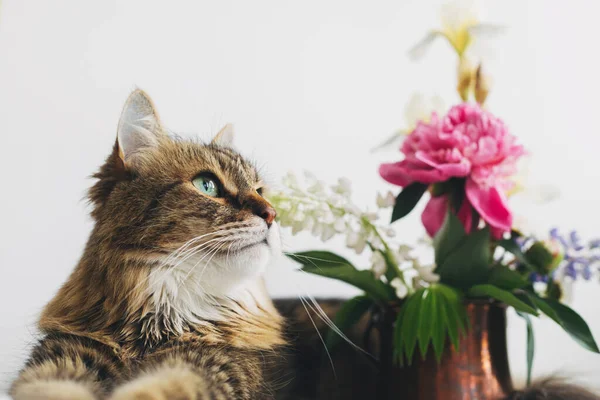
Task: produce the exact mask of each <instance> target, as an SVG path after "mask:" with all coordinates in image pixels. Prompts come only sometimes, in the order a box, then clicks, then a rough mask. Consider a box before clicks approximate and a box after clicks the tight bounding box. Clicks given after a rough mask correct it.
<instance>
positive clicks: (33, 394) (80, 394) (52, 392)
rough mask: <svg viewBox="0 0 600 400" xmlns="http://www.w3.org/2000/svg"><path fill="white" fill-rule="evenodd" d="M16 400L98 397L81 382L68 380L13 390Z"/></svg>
mask: <svg viewBox="0 0 600 400" xmlns="http://www.w3.org/2000/svg"><path fill="white" fill-rule="evenodd" d="M11 395H12V397H13V399H14V400H96V396H95V395H94V393H93V392H92V390H90V388H88V387H86V386H85V385H83V384H82V383H80V382H75V381H68V380H39V381H32V382H27V383H23V384H19V385H17V386H16V387H15V388H13V390H12V393H11Z"/></svg>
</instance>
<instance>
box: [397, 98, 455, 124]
mask: <svg viewBox="0 0 600 400" xmlns="http://www.w3.org/2000/svg"><path fill="white" fill-rule="evenodd" d="M433 112H435V113H437V115H439V116H442V115H444V114H445V113H446V106H445V105H444V100H442V98H441V97H440V96H432V97H425V96H424V95H423V94H421V93H414V94H413V95H412V96H411V98H410V100H409V101H408V103H406V106H405V107H404V123H405V128H404V131H405V132H406V133H410V132H412V131H413V129H415V128H416V127H417V124H418V123H419V122H420V121H423V122H429V120H430V119H431V114H432V113H433Z"/></svg>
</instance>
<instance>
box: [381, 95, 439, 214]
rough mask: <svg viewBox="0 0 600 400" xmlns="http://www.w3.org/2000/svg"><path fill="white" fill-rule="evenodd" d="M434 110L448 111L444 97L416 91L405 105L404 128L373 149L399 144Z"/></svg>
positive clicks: (429, 116)
mask: <svg viewBox="0 0 600 400" xmlns="http://www.w3.org/2000/svg"><path fill="white" fill-rule="evenodd" d="M433 112H436V113H437V114H438V115H444V114H445V113H446V106H445V105H444V101H443V100H442V98H441V97H439V96H432V97H425V96H424V95H423V94H421V93H414V94H413V95H412V96H411V97H410V99H409V101H408V103H406V106H404V128H402V129H399V130H397V131H396V132H394V133H393V134H392V135H391V136H389V137H388V138H387V139H385V140H384V141H383V142H382V143H380V144H379V145H377V146H375V147H374V148H373V149H372V150H371V151H377V150H381V149H383V148H386V147H392V145H394V146H399V145H400V143H401V142H402V140H403V139H404V138H405V137H406V135H408V134H409V133H411V132H412V131H413V130H414V129H415V128H416V127H417V123H418V122H419V121H423V122H428V121H429V120H430V119H431V114H432V113H433ZM392 196H393V195H392ZM395 201H396V199H395V198H394V201H393V202H392V203H391V205H390V206H393V205H394V203H395ZM382 208H383V207H382Z"/></svg>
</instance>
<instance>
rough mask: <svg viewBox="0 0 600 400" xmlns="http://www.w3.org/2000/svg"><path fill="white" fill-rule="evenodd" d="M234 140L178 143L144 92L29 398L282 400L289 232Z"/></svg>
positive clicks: (48, 327)
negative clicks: (279, 307)
mask: <svg viewBox="0 0 600 400" xmlns="http://www.w3.org/2000/svg"><path fill="white" fill-rule="evenodd" d="M231 135H232V134H231V129H230V127H229V126H226V127H225V128H224V129H223V130H221V132H219V133H218V134H217V136H216V137H215V138H214V140H213V141H212V142H211V143H210V144H202V143H197V142H193V141H187V140H181V139H175V138H172V137H170V136H169V135H168V134H167V133H166V131H165V129H164V128H163V126H162V125H161V122H160V120H159V118H158V115H157V112H156V111H155V108H154V106H153V103H152V101H151V100H150V98H149V97H148V96H147V95H146V94H145V93H144V92H143V91H141V90H136V91H134V92H133V93H132V94H131V95H130V97H129V98H128V100H127V102H126V104H125V106H124V109H123V112H122V115H121V118H120V121H119V125H118V130H117V140H116V143H115V145H114V148H113V151H112V154H111V155H110V156H109V157H108V158H107V160H106V162H105V163H104V165H103V166H102V167H101V168H100V170H99V171H98V172H97V173H96V174H95V175H94V177H95V178H97V182H96V183H95V184H94V185H93V187H92V188H91V189H90V191H89V199H90V202H91V204H92V205H93V211H92V217H93V219H94V221H95V226H94V229H93V231H92V233H91V235H90V237H89V240H88V242H87V245H86V247H85V250H84V252H83V256H82V257H81V260H80V261H79V264H78V265H77V267H76V268H75V270H74V271H73V273H72V274H71V276H70V277H69V279H68V280H67V282H66V283H65V284H64V285H63V286H62V288H61V289H60V290H59V291H58V293H57V294H56V296H55V297H54V298H53V299H52V300H51V301H50V303H49V304H48V305H47V306H46V307H45V309H44V310H43V312H42V315H41V318H40V321H39V328H40V330H41V332H42V333H43V335H44V337H43V339H42V340H41V341H40V342H39V344H38V345H37V346H36V347H35V348H34V349H33V352H32V354H31V357H30V358H29V360H28V361H27V363H26V365H25V367H24V369H23V370H22V371H21V373H20V375H19V377H18V378H17V380H16V381H15V382H14V383H13V385H12V388H11V395H12V396H13V397H14V398H15V399H17V400H19V399H34V398H40V399H82V400H84V399H102V398H111V399H115V400H116V399H167V398H168V399H171V398H173V399H204V398H207V399H208V398H210V399H261V398H271V397H272V396H273V393H274V390H275V387H274V386H273V384H271V383H269V382H274V381H275V380H273V379H269V378H268V376H269V374H270V372H269V371H272V370H274V367H275V366H276V365H277V360H278V357H277V356H275V354H279V353H280V351H278V350H277V349H278V348H279V347H281V346H282V345H283V344H284V340H283V337H282V331H281V322H282V320H281V317H280V315H279V314H278V312H277V311H276V309H275V308H274V306H273V304H272V302H271V300H270V299H269V297H268V296H267V294H266V292H265V288H264V285H263V282H262V278H261V276H262V274H263V271H264V269H265V267H266V265H267V262H268V261H269V259H270V257H271V256H272V255H273V254H277V253H278V252H280V239H279V230H278V226H277V223H276V222H275V210H274V209H273V207H272V206H271V205H270V204H269V203H268V202H267V200H265V199H264V198H263V197H262V195H261V193H262V190H263V182H262V181H261V178H260V176H259V175H258V173H257V171H256V169H255V168H254V167H253V165H252V164H250V163H249V162H248V161H246V160H245V159H244V158H242V157H241V156H240V155H239V154H238V153H236V152H235V151H234V150H232V149H231V148H230V147H229V142H230V139H231ZM275 370H278V369H275ZM279 371H281V370H279Z"/></svg>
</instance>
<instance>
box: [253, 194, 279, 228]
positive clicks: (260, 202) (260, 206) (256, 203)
mask: <svg viewBox="0 0 600 400" xmlns="http://www.w3.org/2000/svg"><path fill="white" fill-rule="evenodd" d="M248 203H250V204H249V206H250V208H251V209H252V213H253V214H254V215H257V216H259V217H261V218H262V219H264V220H265V222H266V223H267V226H268V227H271V224H273V221H275V217H276V216H277V211H275V209H274V208H273V206H272V205H271V204H270V203H269V202H268V201H266V200H265V199H263V198H262V197H259V196H253V197H251V199H250V200H248Z"/></svg>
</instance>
